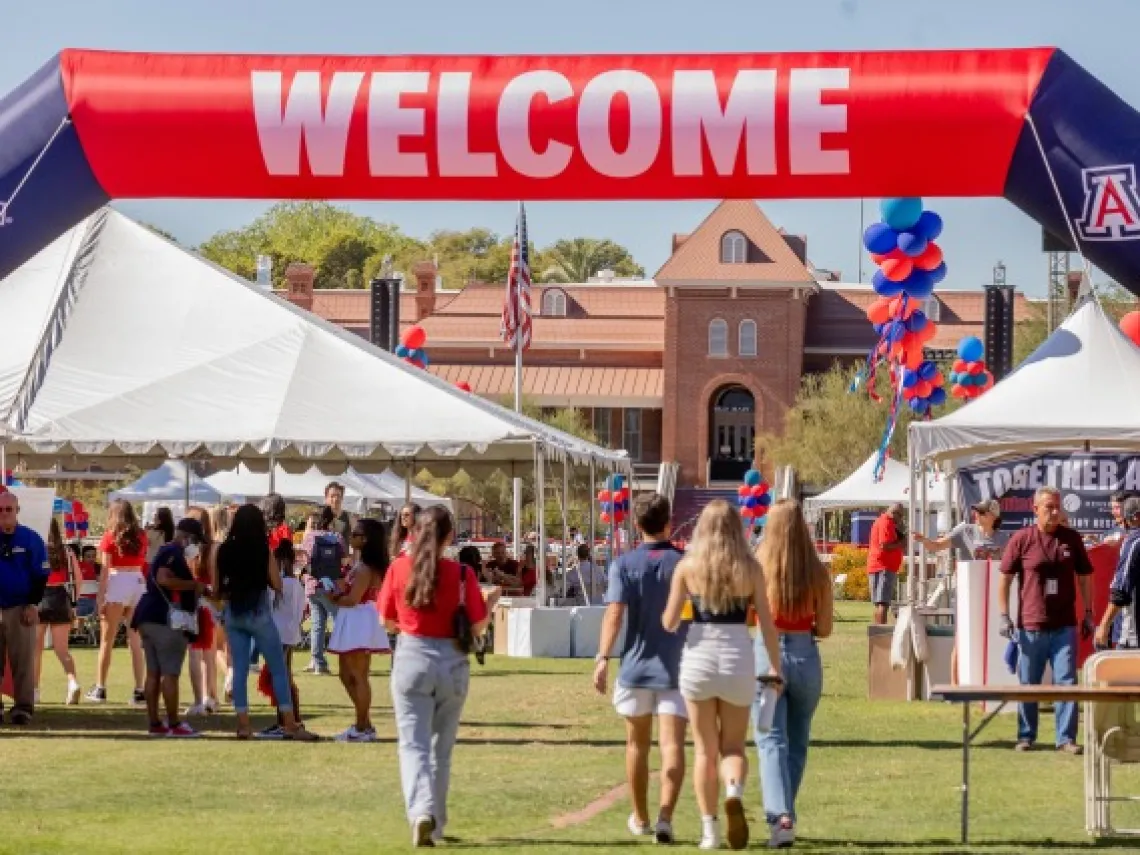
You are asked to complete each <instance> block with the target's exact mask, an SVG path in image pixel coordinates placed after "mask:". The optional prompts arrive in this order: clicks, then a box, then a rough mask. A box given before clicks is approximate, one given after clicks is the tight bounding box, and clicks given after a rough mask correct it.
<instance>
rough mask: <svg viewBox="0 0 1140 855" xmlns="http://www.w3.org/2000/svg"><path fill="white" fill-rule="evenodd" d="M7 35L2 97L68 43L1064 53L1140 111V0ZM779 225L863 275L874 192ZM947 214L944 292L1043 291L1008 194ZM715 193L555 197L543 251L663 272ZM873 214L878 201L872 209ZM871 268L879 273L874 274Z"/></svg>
mask: <svg viewBox="0 0 1140 855" xmlns="http://www.w3.org/2000/svg"><path fill="white" fill-rule="evenodd" d="M4 19H5V20H4V26H3V28H2V29H0V91H7V90H9V89H11V88H12V87H14V86H15V85H16V84H17V83H19V82H20V81H22V80H23V79H24V78H26V77H27V76H28V75H30V74H31V73H32V72H33V71H34V70H35V69H36V68H38V67H39V66H40V65H41V64H42V63H44V62H45V61H46V60H48V59H49V58H50V57H51V56H52V55H53V54H54V53H56V52H57V51H58V50H59V49H60V48H63V47H90V48H105V49H122V50H144V51H145V50H150V51H208V52H233V53H243V52H249V53H266V52H274V53H317V54H321V53H351V54H370V53H377V54H379V53H583V52H604V53H637V52H670V51H674V52H720V51H811V50H821V51H822V50H863V49H902V48H969V47H1022V46H1033V45H1056V46H1058V47H1061V48H1063V49H1064V50H1065V51H1066V52H1067V53H1069V54H1070V55H1071V56H1072V57H1074V58H1075V59H1076V60H1077V61H1078V62H1080V63H1081V64H1082V65H1084V66H1085V67H1086V68H1087V69H1089V70H1090V71H1091V72H1093V73H1094V74H1096V75H1097V76H1098V77H1100V78H1101V79H1102V80H1103V81H1104V82H1105V83H1107V84H1108V85H1109V86H1110V87H1112V88H1113V89H1115V90H1116V91H1117V92H1118V93H1119V94H1120V95H1121V96H1122V97H1123V98H1124V99H1125V100H1126V101H1128V102H1129V103H1131V104H1133V105H1140V75H1137V74H1136V66H1135V53H1136V44H1135V37H1136V33H1137V32H1140V2H1136V0H1085V2H1079V3H1078V2H1075V0H955V2H941V3H938V2H931V1H930V0H909V2H908V1H907V0H800V2H787V0H702V1H701V2H699V3H692V2H689V3H680V2H677V0H574V2H573V3H571V2H561V3H551V2H543V0H530V2H525V0H483V2H478V3H472V2H461V0H434V2H432V0H420V2H417V3H410V2H399V3H393V2H384V0H321V2H313V0H226V2H221V0H194V2H177V0H175V1H174V2H165V0H101V2H97V3H96V2H91V0H48V2H41V3H20V4H19V14H18V15H12V14H8V15H5V16H4ZM761 204H762V207H763V208H764V210H765V211H766V212H767V213H768V215H769V216H770V217H771V218H772V220H773V221H774V222H775V223H776V224H777V225H782V226H784V227H785V228H787V229H788V230H789V231H793V232H797V233H802V234H806V235H807V236H808V251H809V254H810V255H811V257H812V259H813V260H814V261H815V263H816V264H818V265H819V266H821V267H827V268H832V269H840V270H842V271H843V272H844V274H845V278H847V279H849V280H853V279H854V278H855V272H856V268H857V264H858V253H859V243H858V241H859V234H858V228H859V202H858V200H835V201H813V202H805V201H763V202H762V203H761ZM928 206H929V207H932V208H934V209H936V210H938V211H940V212H941V213H942V214H943V216H944V219H945V220H946V224H947V227H946V231H945V233H944V235H943V239H942V241H941V243H942V245H943V248H944V250H945V253H946V259H947V264H948V267H949V269H950V276H949V278H948V279H947V281H946V286H945V287H954V288H968V287H976V286H978V285H980V284H981V283H983V282H986V281H989V279H990V277H991V270H992V268H993V265H994V263H995V262H996V261H997V260H998V259H1001V260H1003V261H1004V262H1005V265H1006V268H1007V270H1008V279H1009V281H1010V282H1011V283H1013V284H1016V285H1017V286H1018V287H1020V288H1022V289H1024V290H1026V291H1028V292H1031V293H1033V292H1037V293H1040V292H1042V291H1043V290H1044V285H1045V280H1046V259H1045V257H1044V256H1043V255H1042V253H1041V252H1040V230H1039V228H1038V226H1037V224H1036V223H1034V222H1033V221H1031V220H1030V219H1028V218H1027V217H1026V216H1025V215H1023V214H1022V213H1021V212H1020V211H1018V210H1016V209H1015V208H1014V207H1013V206H1012V205H1010V204H1008V203H1007V202H1005V201H1004V200H1000V199H960V200H953V199H947V200H929V201H928ZM120 207H121V208H122V209H123V210H124V211H125V212H127V213H128V214H130V215H132V216H136V217H139V218H142V219H146V220H148V221H150V222H153V223H155V224H156V225H159V226H161V227H162V228H165V229H167V230H169V231H171V232H173V233H174V234H175V235H176V236H178V237H179V239H181V240H183V241H184V242H187V243H191V244H194V243H197V242H200V241H201V240H203V239H204V238H206V237H208V236H209V235H210V234H212V233H214V232H215V231H217V230H219V229H224V228H233V227H236V226H239V225H242V224H243V223H245V222H248V221H249V220H250V219H252V218H253V217H254V216H256V215H257V214H258V213H259V212H260V211H261V210H263V209H264V207H265V205H262V204H254V203H247V202H219V201H195V202H190V201H155V202H126V203H122V204H121V205H120ZM351 207H352V208H353V209H354V210H357V211H359V212H361V213H365V214H368V215H370V216H373V217H375V218H377V219H380V220H385V221H389V222H395V223H397V224H399V225H400V226H401V227H402V228H403V229H404V230H405V231H406V232H408V233H410V234H414V235H420V236H426V235H427V234H428V233H429V232H431V231H432V230H434V229H437V228H466V227H468V226H472V225H485V226H488V227H491V228H494V229H497V230H498V231H500V232H508V231H510V230H511V228H512V227H513V218H514V205H513V204H510V203H495V204H490V203H487V204H481V203H400V204H392V203H370V204H354V205H352V206H351ZM711 207H712V203H710V202H675V203H545V204H535V205H531V206H529V208H528V210H529V213H530V227H531V232H532V235H533V238H534V240H535V241H536V242H537V243H538V245H539V246H542V245H544V244H545V243H548V242H549V241H552V240H554V239H556V238H558V237H563V236H573V235H593V236H598V237H603V236H604V237H610V238H613V239H614V240H617V241H619V242H620V243H623V244H625V245H626V246H628V247H629V248H630V249H631V250H632V251H633V254H634V256H635V257H636V258H637V259H638V261H639V262H641V263H642V264H644V265H645V267H646V268H647V269H648V271H649V272H650V273H652V272H653V271H654V270H656V268H657V267H658V266H659V265H660V264H661V263H662V262H663V261H664V260H665V258H666V257H667V255H668V252H669V243H670V235H671V234H672V233H673V232H675V231H689V230H690V229H692V227H693V226H695V225H696V224H697V223H698V222H699V221H700V219H701V218H702V217H703V216H704V215H705V214H706V213H707V212H708V211H709V210H710V209H711ZM867 212H868V216H869V217H871V216H874V206H873V205H872V204H870V203H869V204H868V205H867ZM866 266H867V265H865V268H866Z"/></svg>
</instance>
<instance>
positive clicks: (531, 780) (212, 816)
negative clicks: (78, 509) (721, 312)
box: [0, 604, 1140, 855]
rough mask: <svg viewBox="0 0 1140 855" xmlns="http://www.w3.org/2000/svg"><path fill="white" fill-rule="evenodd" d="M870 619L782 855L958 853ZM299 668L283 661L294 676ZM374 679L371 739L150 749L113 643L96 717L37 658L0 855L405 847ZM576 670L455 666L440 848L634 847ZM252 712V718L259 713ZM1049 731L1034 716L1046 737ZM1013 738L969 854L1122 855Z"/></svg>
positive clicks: (912, 708) (817, 742)
mask: <svg viewBox="0 0 1140 855" xmlns="http://www.w3.org/2000/svg"><path fill="white" fill-rule="evenodd" d="M869 614H870V612H869V608H868V607H867V606H865V605H862V604H841V613H840V617H841V621H840V622H839V623H838V624H837V631H836V635H835V637H834V638H833V639H831V640H828V641H827V642H825V643H824V645H823V658H824V664H825V668H826V675H825V686H824V692H825V693H824V698H823V702H822V704H821V706H820V711H819V713H818V714H817V716H816V725H815V731H814V734H813V748H812V753H811V755H810V759H809V765H808V772H807V778H806V780H805V782H804V787H803V791H802V793H801V799H800V813H801V822H800V834H801V840H800V842H799V843H798V844H797V849H802V850H806V851H811V852H836V851H846V852H860V853H861V852H880V851H889V852H897V853H904V852H926V853H935V852H937V853H944V852H957V851H962V850H961V849H960V847H959V846H958V845H957V840H958V829H959V790H958V783H959V777H960V771H961V749H960V742H959V739H960V735H961V725H960V721H961V716H960V711H959V708H957V707H950V706H948V705H942V704H929V703H913V704H903V703H886V702H875V703H872V702H870V701H868V700H866V657H867V654H866V649H867V648H866V640H865V629H864V627H865V624H866V621H867V619H868V617H869ZM77 660H78V664H79V668H80V678H81V680H82V682H83V683H84V688H85V689H86V688H87V687H88V686H89V685H90V682H91V676H92V673H93V668H94V653H93V651H89V650H80V651H77ZM306 661H307V657H306V655H305V654H303V653H302V654H300V655H299V656H298V657H297V663H296V664H297V667H298V668H300V667H303V665H304V663H305V662H306ZM378 664H382V665H383V667H382V668H377V669H376V670H375V672H374V677H373V681H372V682H373V692H374V698H375V701H374V709H375V714H374V723H375V724H376V726H377V728H378V730H379V732H380V735H381V742H379V743H378V744H375V745H341V744H336V743H333V742H327V743H322V744H319V745H292V744H284V743H259V742H250V743H238V742H236V741H234V739H233V737H232V732H233V726H234V721H233V717H232V716H230V715H222V716H217V717H213V718H211V719H209V720H207V721H205V722H196V724H201V725H202V728H203V730H204V733H205V738H204V739H201V740H196V741H182V742H178V741H173V740H150V739H148V738H147V737H146V736H145V735H144V733H143V729H144V726H145V715H144V714H143V713H142V712H141V711H137V710H132V709H129V708H128V707H127V706H125V705H124V704H123V703H122V702H123V701H125V700H126V698H127V697H128V695H129V688H130V687H129V685H128V682H126V680H127V679H128V675H129V673H130V666H129V660H128V655H127V652H126V650H122V651H117V655H116V660H115V663H114V665H113V667H112V676H111V686H110V688H109V694H110V696H111V699H112V703H109V704H107V705H104V706H91V705H86V704H84V705H81V706H80V707H78V708H73V707H64V706H61V705H60V704H59V703H58V701H59V699H62V697H63V691H64V681H63V677H62V674H61V673H60V669H59V666H58V663H57V662H56V660H55V657H54V655H53V654H52V653H51V652H50V651H47V652H45V655H44V674H45V678H44V686H43V689H44V697H45V700H46V701H47V703H45V704H44V705H43V706H42V707H41V709H40V712H39V714H38V716H37V720H36V723H35V725H34V727H33V728H32V729H30V730H27V731H16V730H15V729H13V728H12V727H10V726H5V727H3V728H0V769H2V773H0V852H3V853H8V852H11V853H45V852H75V851H81V852H82V851H87V852H132V853H144V852H155V853H175V852H193V853H201V852H212V851H217V852H242V853H247V852H248V853H262V852H264V853H274V855H277V853H282V852H289V853H307V852H337V853H339V855H348V853H355V852H362V853H363V852H368V853H375V852H393V851H402V850H404V849H405V848H408V840H409V834H408V832H407V825H406V823H405V820H404V817H403V808H402V798H401V794H400V782H399V774H398V771H397V766H396V749H395V745H394V728H393V721H392V713H391V702H390V698H389V696H388V679H387V673H388V672H387V664H388V663H387V658H386V657H385V658H384V660H383V661H382V662H380V663H378ZM591 664H592V663H590V662H584V661H564V660H561V661H560V660H515V659H506V658H495V657H488V664H487V667H485V668H479V667H478V666H477V665H473V669H472V670H473V674H474V677H473V679H472V684H471V685H472V688H471V696H470V698H469V700H468V704H467V708H466V712H465V715H464V724H463V728H462V730H461V734H460V736H461V739H460V741H461V744H460V746H459V747H458V748H457V750H456V755H455V769H454V774H453V779H452V799H451V817H452V819H451V823H450V825H449V828H448V832H449V834H454V835H455V836H456V837H457V838H458V839H457V840H456V841H454V842H452V843H449V844H448V848H456V849H483V850H486V851H491V852H509V851H515V850H521V851H539V852H575V851H591V852H599V853H600V852H628V851H629V849H630V847H634V846H643V845H652V844H651V843H642V842H641V841H640V840H633V839H630V838H629V837H628V835H627V834H626V831H625V819H626V816H627V814H628V803H627V801H626V800H625V799H624V798H619V799H617V800H616V801H614V802H613V803H612V804H611V805H610V806H609V807H608V808H607V809H604V810H601V811H600V812H597V813H596V814H594V815H592V816H586V817H584V818H583V816H581V813H582V812H583V809H584V808H586V807H587V806H588V805H590V804H591V803H594V802H596V801H597V800H599V799H601V798H602V797H603V796H605V795H606V794H607V793H611V792H612V791H613V790H614V788H615V787H618V786H619V785H620V784H621V783H622V781H623V778H624V766H623V763H624V759H623V745H624V738H623V727H622V723H621V721H620V720H619V719H618V718H616V717H615V715H614V714H613V712H612V709H611V707H610V705H609V702H608V701H607V700H604V699H602V698H600V697H598V696H596V695H594V694H593V692H592V690H591V688H590V685H589V683H590V681H589V672H590V670H591ZM298 683H299V686H300V690H301V699H302V705H303V708H304V710H305V712H306V715H307V718H308V719H309V723H310V727H311V729H313V730H314V731H316V732H318V733H320V734H322V735H332V734H335V733H336V732H338V731H340V730H341V729H343V728H344V727H346V726H347V725H348V724H349V723H350V720H351V718H350V713H349V708H348V704H347V699H346V697H345V695H344V693H343V691H342V689H341V687H340V683H339V681H338V680H337V679H336V678H335V677H314V676H309V675H299V676H298ZM184 692H185V693H186V695H189V687H188V686H185V685H184ZM258 700H260V697H258ZM255 712H256V713H259V714H261V715H260V717H261V718H263V719H265V720H266V721H268V718H269V714H268V710H267V709H266V708H264V707H261V708H255ZM1052 726H1053V722H1052V717H1051V716H1044V717H1043V720H1042V737H1043V738H1045V739H1046V740H1049V739H1050V738H1051V733H1052ZM1013 736H1014V723H1013V720H1012V717H1011V716H1003V717H1002V718H1001V719H999V720H998V721H996V722H995V723H994V724H992V725H991V726H990V729H989V730H987V732H986V734H985V736H984V738H983V740H982V742H981V744H980V745H978V747H977V749H976V750H975V751H974V752H973V754H972V758H971V759H972V762H973V770H972V784H973V787H972V789H973V792H972V807H973V811H972V817H971V820H972V837H973V839H974V841H975V847H974V849H975V851H979V852H993V853H1005V852H1008V853H1027V852H1050V853H1055V852H1066V851H1082V850H1087V849H1090V848H1106V847H1107V848H1118V849H1119V850H1120V851H1136V849H1137V848H1138V847H1135V846H1134V845H1133V844H1132V843H1127V844H1119V845H1118V844H1113V843H1109V844H1103V843H1102V844H1100V846H1094V844H1093V843H1092V842H1091V841H1090V840H1089V839H1088V838H1087V837H1086V836H1085V833H1084V800H1083V784H1082V781H1083V774H1082V760H1081V759H1080V758H1070V757H1062V756H1057V755H1055V754H1054V753H1053V752H1052V751H1048V750H1042V751H1039V752H1036V753H1033V754H1029V755H1015V754H1014V752H1013V751H1012V750H1011V748H1012V739H1013ZM753 760H754V756H753ZM750 774H751V776H752V777H751V780H750V781H749V800H750V802H751V812H752V815H753V817H755V816H758V815H760V812H759V804H760V800H759V799H760V797H759V788H758V786H757V784H756V778H755V770H754V769H753V770H751V772H750ZM1118 779H1119V780H1120V781H1121V782H1122V783H1128V782H1127V781H1126V780H1125V778H1124V776H1123V775H1121V776H1118ZM1131 783H1134V784H1137V785H1140V778H1138V777H1133V778H1132V780H1131ZM1137 789H1140V786H1138V787H1137ZM1125 810H1127V806H1126V808H1125ZM576 814H578V816H575V815H576ZM1137 818H1140V817H1134V816H1128V815H1127V814H1125V815H1122V816H1121V817H1120V819H1137ZM1132 824H1134V825H1135V824H1140V823H1137V822H1133V823H1132ZM676 828H677V831H678V834H679V836H680V838H681V839H682V840H683V841H686V842H690V843H691V845H692V846H693V847H695V843H696V840H697V837H698V836H699V823H698V820H697V814H696V808H695V802H694V799H693V796H692V790H691V782H690V781H688V780H686V787H685V793H684V796H683V798H682V802H681V806H680V809H679V813H678V816H677V821H676ZM756 831H757V834H756V836H757V837H759V838H761V839H759V840H756V841H755V843H754V846H760V845H763V842H764V840H763V838H766V835H765V834H763V833H762V829H756Z"/></svg>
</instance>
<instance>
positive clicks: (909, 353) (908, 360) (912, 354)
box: [902, 325, 929, 371]
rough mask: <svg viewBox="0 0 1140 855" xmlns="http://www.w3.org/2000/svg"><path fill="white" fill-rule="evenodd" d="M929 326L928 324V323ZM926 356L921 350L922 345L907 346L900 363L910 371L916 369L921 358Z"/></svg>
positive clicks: (920, 363)
mask: <svg viewBox="0 0 1140 855" xmlns="http://www.w3.org/2000/svg"><path fill="white" fill-rule="evenodd" d="M928 326H929V325H928ZM925 358H926V356H925V354H923V352H922V346H921V345H918V346H917V347H910V348H907V350H906V353H904V354H903V358H902V364H903V365H905V366H906V367H907V368H909V369H910V370H911V371H917V370H918V366H920V365H922V361H923V359H925Z"/></svg>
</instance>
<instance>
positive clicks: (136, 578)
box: [105, 570, 146, 609]
mask: <svg viewBox="0 0 1140 855" xmlns="http://www.w3.org/2000/svg"><path fill="white" fill-rule="evenodd" d="M144 593H146V580H145V579H144V578H143V574H142V573H140V572H136V571H134V570H118V571H115V572H112V573H111V574H109V575H108V576H107V596H106V599H105V602H108V603H121V604H122V605H123V607H124V608H128V609H133V608H134V607H135V606H137V605H138V604H139V600H140V599H141V598H142V595H143V594H144Z"/></svg>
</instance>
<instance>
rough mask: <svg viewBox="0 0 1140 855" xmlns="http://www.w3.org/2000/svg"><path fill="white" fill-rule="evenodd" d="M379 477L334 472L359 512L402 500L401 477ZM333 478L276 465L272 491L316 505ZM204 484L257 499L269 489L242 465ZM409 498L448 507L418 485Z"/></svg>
mask: <svg viewBox="0 0 1140 855" xmlns="http://www.w3.org/2000/svg"><path fill="white" fill-rule="evenodd" d="M386 474H387V475H389V476H391V477H390V478H388V479H387V480H381V479H382V476H381V475H363V474H361V473H359V472H355V471H354V470H352V469H349V470H348V471H347V472H345V473H343V474H341V475H337V476H336V478H335V480H336V481H337V482H338V483H339V484H341V486H343V487H344V503H345V506H346V507H348V508H349V509H350V510H353V511H357V512H361V511H364V510H366V509H367V508H368V506H369V505H372V504H374V503H377V502H387V503H389V504H393V505H401V504H403V502H404V495H405V490H406V486H405V483H404V480H403V479H402V478H399V477H398V476H396V475H395V474H394V473H391V472H389V473H386ZM331 480H333V479H332V478H330V477H329V476H328V475H325V474H323V473H322V472H321V471H320V470H319V469H317V468H316V467H315V466H314V467H312V468H311V469H309V470H308V471H307V472H303V473H298V474H294V473H291V472H286V471H285V470H284V469H283V468H281V467H280V466H278V467H277V470H276V472H275V473H274V475H273V491H274V492H277V493H280V494H281V495H282V496H284V497H285V499H286V500H287V501H290V502H305V503H312V504H318V503H321V502H323V501H324V498H325V487H327V486H328V484H329V482H330V481H331ZM206 484H207V485H209V487H210V488H211V489H213V490H216V491H217V492H218V493H219V494H220V495H222V496H225V497H234V496H242V497H251V498H261V497H263V496H265V495H266V494H267V493H269V492H270V489H269V473H268V472H253V471H251V470H250V469H249V468H248V467H246V466H239V467H238V468H237V469H235V470H233V471H230V472H218V473H215V474H214V475H211V476H210V477H209V478H207V479H206ZM412 500H413V501H414V502H416V503H417V504H418V505H420V506H421V507H430V506H432V505H442V506H444V507H446V508H448V509H449V510H450V508H451V502H450V500H448V499H443V498H440V497H439V496H433V495H432V494H431V493H428V492H427V491H425V490H421V489H419V488H418V487H414V486H413V488H412Z"/></svg>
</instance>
